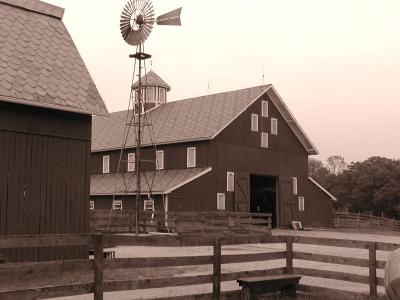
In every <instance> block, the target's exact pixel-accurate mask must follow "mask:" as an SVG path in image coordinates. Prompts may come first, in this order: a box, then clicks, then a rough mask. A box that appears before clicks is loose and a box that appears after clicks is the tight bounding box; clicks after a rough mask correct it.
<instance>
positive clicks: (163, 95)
mask: <svg viewBox="0 0 400 300" xmlns="http://www.w3.org/2000/svg"><path fill="white" fill-rule="evenodd" d="M158 101H159V102H161V103H164V102H167V89H166V88H163V87H160V88H159V91H158Z"/></svg>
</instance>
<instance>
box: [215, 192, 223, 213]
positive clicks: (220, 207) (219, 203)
mask: <svg viewBox="0 0 400 300" xmlns="http://www.w3.org/2000/svg"><path fill="white" fill-rule="evenodd" d="M217 210H225V194H223V193H218V194H217Z"/></svg>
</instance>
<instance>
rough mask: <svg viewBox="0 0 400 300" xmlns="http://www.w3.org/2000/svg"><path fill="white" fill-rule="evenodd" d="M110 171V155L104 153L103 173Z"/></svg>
mask: <svg viewBox="0 0 400 300" xmlns="http://www.w3.org/2000/svg"><path fill="white" fill-rule="evenodd" d="M105 161H107V163H105ZM109 173H110V155H103V174H109Z"/></svg>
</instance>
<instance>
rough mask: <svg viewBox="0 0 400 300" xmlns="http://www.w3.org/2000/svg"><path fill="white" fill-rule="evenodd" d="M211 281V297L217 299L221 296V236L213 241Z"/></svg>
mask: <svg viewBox="0 0 400 300" xmlns="http://www.w3.org/2000/svg"><path fill="white" fill-rule="evenodd" d="M212 282H213V293H212V299H213V300H219V299H220V297H221V238H217V239H216V240H215V241H214V255H213V275H212Z"/></svg>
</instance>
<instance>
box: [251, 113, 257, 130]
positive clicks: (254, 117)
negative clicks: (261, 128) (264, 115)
mask: <svg viewBox="0 0 400 300" xmlns="http://www.w3.org/2000/svg"><path fill="white" fill-rule="evenodd" d="M253 120H254V124H253ZM253 125H254V126H253ZM250 130H251V131H254V132H258V115H257V114H251V117H250Z"/></svg>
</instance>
